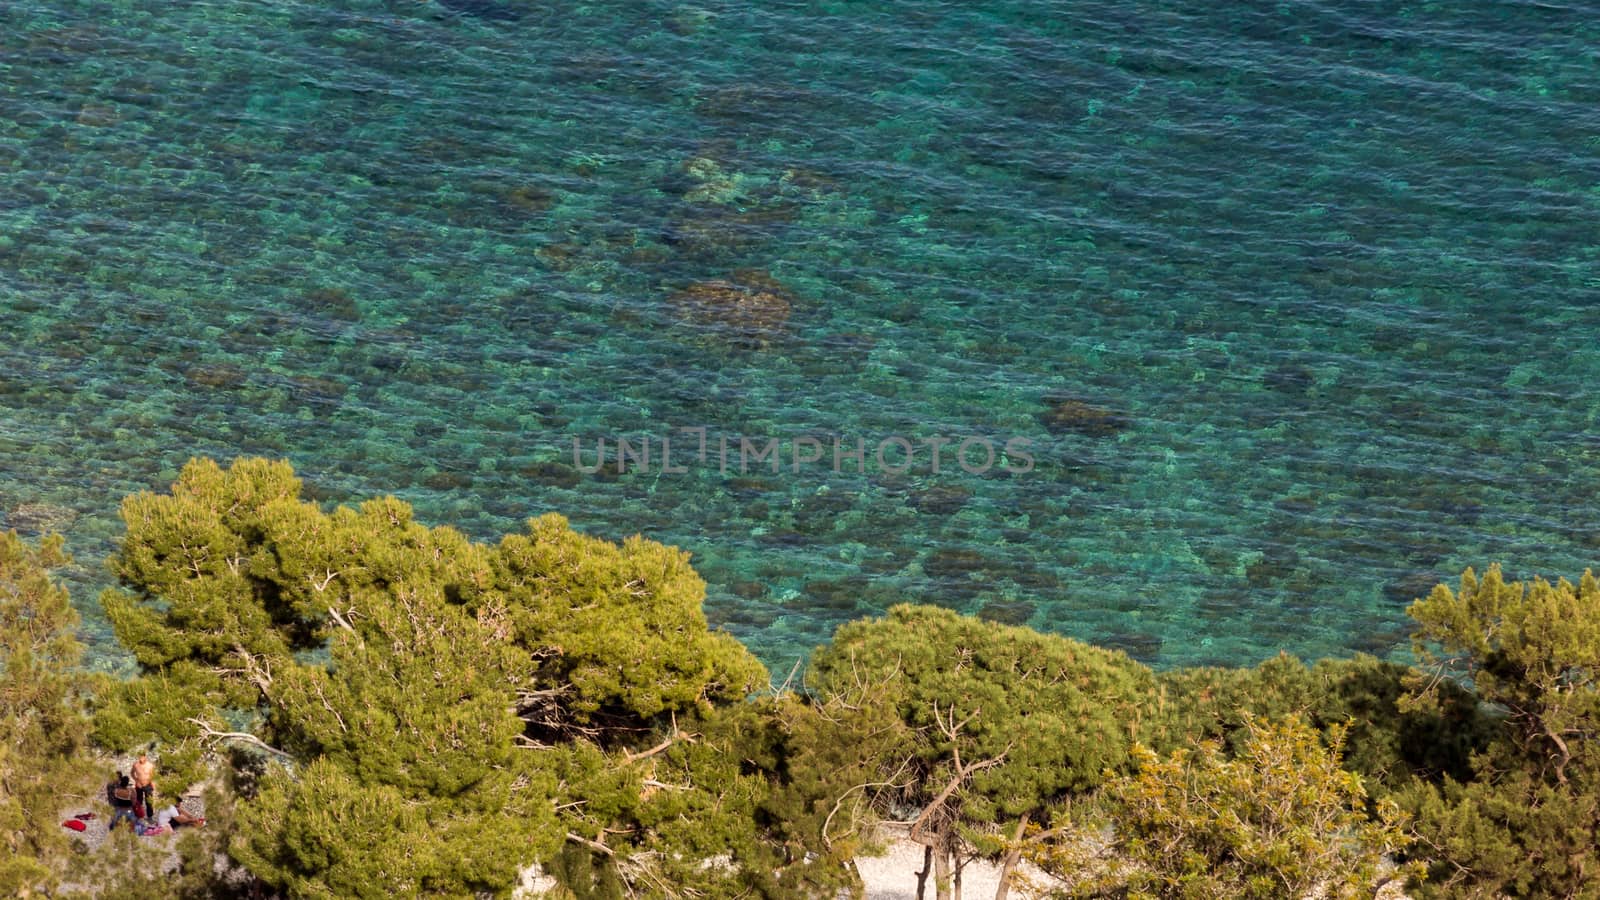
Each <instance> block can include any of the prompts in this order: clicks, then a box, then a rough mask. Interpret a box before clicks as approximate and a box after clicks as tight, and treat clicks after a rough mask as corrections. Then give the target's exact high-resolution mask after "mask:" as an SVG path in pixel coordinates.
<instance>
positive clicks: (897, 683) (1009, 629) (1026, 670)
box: [808, 606, 1156, 900]
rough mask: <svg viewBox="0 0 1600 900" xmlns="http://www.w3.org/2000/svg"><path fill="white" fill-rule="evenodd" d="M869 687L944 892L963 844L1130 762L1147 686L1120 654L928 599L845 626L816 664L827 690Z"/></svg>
mask: <svg viewBox="0 0 1600 900" xmlns="http://www.w3.org/2000/svg"><path fill="white" fill-rule="evenodd" d="M869 684H879V685H882V686H883V689H882V690H881V691H878V692H876V693H874V694H872V695H871V696H872V698H873V699H874V701H875V705H874V707H873V710H872V711H873V714H874V715H875V717H876V718H877V719H878V720H879V721H886V722H898V723H900V725H901V727H903V728H904V729H905V731H906V733H907V734H908V737H909V740H908V741H907V742H906V743H905V744H904V745H903V746H902V747H900V748H898V749H899V752H901V753H904V754H905V756H904V766H905V772H906V774H905V776H904V778H903V780H902V781H901V782H900V784H899V785H898V789H899V792H900V794H899V797H898V800H899V801H900V802H901V803H902V804H904V805H905V806H907V807H910V808H911V809H915V810H919V812H918V813H917V814H916V820H917V821H916V824H915V825H914V827H913V834H912V837H913V839H914V840H919V841H922V842H924V843H926V844H927V845H928V846H931V847H932V848H933V850H934V862H935V864H936V873H935V876H936V877H935V879H934V883H935V889H936V894H937V896H938V897H939V898H941V900H943V898H944V897H946V896H948V894H949V892H950V884H951V881H952V880H953V875H954V872H953V866H954V865H955V864H956V860H957V859H958V858H959V857H958V850H960V849H962V848H963V847H972V846H974V845H976V847H977V848H978V849H980V850H989V851H990V852H998V851H999V848H1000V847H1001V846H1002V844H1001V842H1000V841H999V840H997V839H996V835H999V834H1010V833H1012V832H1013V831H1015V830H1016V827H1017V823H1018V822H1025V821H1026V819H1027V818H1030V817H1031V818H1033V819H1034V820H1037V819H1038V818H1039V817H1040V816H1041V815H1042V814H1043V813H1044V811H1045V810H1046V809H1047V808H1048V807H1049V806H1050V805H1051V804H1052V803H1054V802H1055V801H1057V800H1058V799H1060V798H1062V797H1064V796H1066V795H1070V794H1074V793H1081V792H1086V791H1088V790H1090V789H1092V788H1094V787H1095V786H1097V785H1098V784H1099V783H1100V781H1101V780H1102V778H1103V777H1104V773H1105V772H1107V771H1108V770H1116V769H1120V768H1122V767H1124V766H1126V765H1127V764H1128V753H1129V749H1130V747H1131V746H1132V744H1133V742H1134V740H1135V739H1136V738H1138V737H1140V735H1141V732H1142V728H1143V727H1144V723H1143V721H1142V720H1143V717H1144V707H1145V705H1146V703H1147V701H1148V698H1150V697H1151V696H1152V695H1153V694H1154V692H1155V687H1156V683H1155V677H1154V675H1153V674H1152V673H1151V672H1150V670H1149V669H1147V668H1145V667H1144V666H1142V665H1140V664H1138V663H1136V662H1134V661H1133V660H1131V659H1129V658H1128V657H1127V656H1126V655H1125V654H1123V653H1120V652H1116V651H1111V650H1103V649H1100V648H1096V647H1091V646H1088V645H1086V644H1082V643H1079V642H1077V641H1074V640H1071V639H1068V638H1064V637H1058V636H1054V635H1045V634H1040V633H1039V632H1036V631H1031V630H1029V629H1026V628H1017V627H1013V626H1007V625H1000V624H995V623H991V622H985V621H981V620H979V619H975V618H970V617H964V616H959V615H956V614H955V613H953V612H950V611H948V610H944V609H939V608H936V607H928V606H896V607H894V608H893V609H891V610H890V611H889V614H888V616H887V617H885V618H883V619H875V620H867V621H860V622H853V623H850V624H847V625H844V626H842V627H841V628H840V629H839V630H838V631H837V632H836V633H835V635H834V639H833V643H832V644H830V645H828V646H826V647H823V648H820V649H819V650H818V651H817V654H816V656H815V657H814V659H813V660H812V665H811V671H810V674H809V677H808V685H809V686H810V687H811V688H812V689H813V690H815V691H817V692H819V693H820V694H822V695H823V696H829V695H846V696H848V695H851V694H859V693H861V692H862V690H863V687H864V686H865V685H869Z"/></svg>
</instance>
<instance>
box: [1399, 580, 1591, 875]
mask: <svg viewBox="0 0 1600 900" xmlns="http://www.w3.org/2000/svg"><path fill="white" fill-rule="evenodd" d="M1410 611H1411V615H1412V617H1413V618H1415V619H1416V620H1417V622H1418V624H1419V626H1420V627H1419V630H1418V632H1417V634H1416V640H1417V653H1418V656H1419V657H1420V658H1421V659H1422V660H1423V661H1424V663H1425V664H1426V665H1427V666H1428V667H1429V668H1430V669H1432V670H1433V672H1432V674H1433V675H1434V678H1433V680H1432V681H1430V682H1429V689H1428V690H1425V691H1422V692H1420V693H1419V695H1418V697H1417V698H1416V702H1417V704H1418V705H1419V707H1421V708H1429V707H1431V706H1433V705H1435V704H1436V703H1437V699H1438V688H1439V687H1440V686H1442V685H1447V684H1450V683H1451V679H1452V678H1458V679H1462V680H1464V681H1467V682H1468V683H1470V684H1471V685H1472V687H1473V688H1474V689H1475V691H1476V693H1477V696H1478V697H1479V698H1480V699H1481V700H1482V701H1483V702H1484V704H1485V705H1486V707H1487V708H1488V709H1490V710H1492V711H1493V712H1494V715H1495V718H1496V720H1497V728H1496V729H1495V731H1494V733H1493V737H1492V739H1491V740H1490V741H1489V743H1488V744H1487V746H1485V747H1484V748H1483V749H1482V750H1481V751H1480V752H1479V753H1477V754H1475V755H1474V757H1473V760H1472V774H1471V777H1470V778H1469V779H1468V780H1466V781H1464V782H1457V781H1454V780H1447V781H1446V782H1445V783H1444V784H1443V785H1441V786H1437V787H1434V786H1428V785H1418V786H1416V787H1415V788H1413V789H1412V790H1411V791H1409V792H1408V793H1407V795H1406V797H1405V800H1406V802H1407V803H1408V805H1410V806H1411V807H1412V808H1414V809H1415V810H1416V811H1417V817H1418V829H1419V831H1421V832H1422V834H1423V835H1424V836H1425V837H1426V838H1427V839H1428V840H1427V842H1426V844H1425V848H1426V856H1427V858H1428V859H1429V860H1430V861H1431V862H1432V863H1433V864H1434V878H1435V880H1436V881H1437V882H1438V883H1439V885H1440V887H1439V893H1440V894H1441V895H1442V896H1450V897H1468V896H1482V897H1491V896H1494V897H1500V896H1508V897H1596V896H1600V855H1597V854H1596V846H1597V845H1600V748H1597V746H1596V743H1595V737H1596V735H1600V580H1597V579H1596V578H1595V577H1594V575H1593V574H1592V573H1590V572H1585V573H1584V575H1583V578H1582V579H1580V580H1579V582H1578V584H1576V585H1573V584H1572V583H1570V582H1568V581H1566V580H1565V579H1563V580H1561V581H1558V582H1556V583H1555V584H1551V583H1550V582H1547V581H1545V580H1543V579H1534V580H1533V581H1532V582H1515V581H1506V579H1505V577H1504V576H1503V575H1502V574H1501V572H1500V568H1499V567H1498V566H1492V567H1490V569H1489V570H1488V571H1487V572H1486V573H1484V575H1483V577H1482V578H1481V579H1479V578H1478V577H1477V574H1476V573H1475V572H1473V571H1472V570H1471V569H1468V570H1467V571H1466V573H1465V574H1463V575H1462V576H1461V586H1460V589H1459V590H1458V591H1452V590H1451V589H1450V588H1449V587H1447V586H1445V585H1439V586H1438V587H1436V588H1434V590H1433V592H1432V593H1431V594H1429V595H1428V597H1427V598H1425V599H1423V600H1419V601H1417V602H1416V603H1415V604H1413V605H1412V607H1411V610H1410Z"/></svg>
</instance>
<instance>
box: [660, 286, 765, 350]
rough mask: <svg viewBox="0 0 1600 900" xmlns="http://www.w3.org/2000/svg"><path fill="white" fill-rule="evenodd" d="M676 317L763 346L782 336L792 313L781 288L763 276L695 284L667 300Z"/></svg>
mask: <svg viewBox="0 0 1600 900" xmlns="http://www.w3.org/2000/svg"><path fill="white" fill-rule="evenodd" d="M668 302H670V303H671V304H672V306H673V308H674V309H675V310H676V311H677V313H678V315H679V317H680V318H681V319H682V320H683V321H685V322H687V323H689V324H690V325H694V326H696V327H699V328H703V329H707V330H709V331H712V332H715V333H719V334H722V335H724V336H727V337H731V338H733V339H735V340H743V341H754V342H755V343H758V344H762V345H764V344H766V343H767V342H768V341H770V340H771V339H772V338H774V337H776V336H778V335H779V334H781V333H782V332H783V330H784V326H785V325H786V324H787V323H788V321H789V314H790V312H791V311H792V310H793V304H792V303H791V301H790V295H789V292H788V291H787V290H785V289H784V287H783V285H782V284H780V283H779V282H778V281H777V280H775V279H773V278H772V277H771V276H770V275H768V274H767V273H765V272H761V271H758V270H745V271H741V272H736V273H734V275H733V277H732V278H731V279H713V280H709V281H697V282H695V283H693V284H691V285H689V286H688V287H686V288H684V289H683V290H681V291H678V292H677V293H675V294H673V295H672V296H671V297H669V298H668Z"/></svg>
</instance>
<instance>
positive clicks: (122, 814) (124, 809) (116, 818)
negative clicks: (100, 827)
mask: <svg viewBox="0 0 1600 900" xmlns="http://www.w3.org/2000/svg"><path fill="white" fill-rule="evenodd" d="M106 801H107V802H109V803H110V804H111V809H112V810H113V811H114V812H115V815H113V816H112V817H111V824H109V825H107V826H106V828H107V829H111V828H116V827H117V823H118V822H121V821H122V820H124V819H126V820H128V823H129V824H130V825H131V824H132V823H133V822H134V820H135V817H134V815H133V781H132V780H131V779H129V778H128V776H126V775H124V774H122V773H121V772H118V773H117V780H115V781H112V782H110V783H109V784H107V785H106Z"/></svg>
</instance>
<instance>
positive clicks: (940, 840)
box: [933, 829, 951, 900]
mask: <svg viewBox="0 0 1600 900" xmlns="http://www.w3.org/2000/svg"><path fill="white" fill-rule="evenodd" d="M933 844H934V846H933V896H934V897H935V898H936V900H951V897H950V842H949V841H948V840H947V839H946V838H945V834H944V831H943V829H941V830H939V831H936V832H934V841H933Z"/></svg>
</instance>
